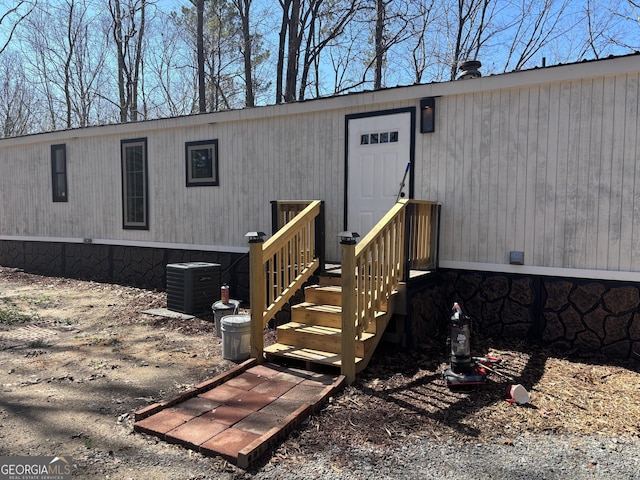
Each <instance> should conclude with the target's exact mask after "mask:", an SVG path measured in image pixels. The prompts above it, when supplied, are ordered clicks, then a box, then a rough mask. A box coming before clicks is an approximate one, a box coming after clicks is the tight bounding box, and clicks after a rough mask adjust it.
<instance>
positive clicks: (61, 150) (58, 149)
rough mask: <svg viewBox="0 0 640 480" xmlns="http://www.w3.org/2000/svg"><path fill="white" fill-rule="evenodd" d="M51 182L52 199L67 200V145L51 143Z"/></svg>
mask: <svg viewBox="0 0 640 480" xmlns="http://www.w3.org/2000/svg"><path fill="white" fill-rule="evenodd" d="M51 184H52V187H53V201H54V202H66V201H67V146H66V145H64V144H62V145H51Z"/></svg>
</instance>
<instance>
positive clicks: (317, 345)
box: [277, 322, 375, 358]
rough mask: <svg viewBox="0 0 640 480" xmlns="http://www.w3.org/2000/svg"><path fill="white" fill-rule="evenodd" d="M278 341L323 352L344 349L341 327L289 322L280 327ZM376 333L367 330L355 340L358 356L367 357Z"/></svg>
mask: <svg viewBox="0 0 640 480" xmlns="http://www.w3.org/2000/svg"><path fill="white" fill-rule="evenodd" d="M277 330H278V343H281V344H283V345H291V346H294V347H300V348H310V349H312V350H320V351H323V352H332V353H339V352H340V351H341V349H342V331H341V330H340V329H339V328H332V327H325V326H321V325H308V324H305V323H298V322H289V323H285V324H284V325H280V326H279V327H278V329H277ZM374 337H375V334H372V333H368V332H365V333H363V334H362V336H361V338H360V339H359V340H356V341H355V342H356V343H355V349H356V357H363V358H364V357H366V356H367V354H368V353H371V352H369V351H368V350H369V349H370V348H369V347H370V346H372V345H373V342H372V339H374Z"/></svg>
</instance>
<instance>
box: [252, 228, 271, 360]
mask: <svg viewBox="0 0 640 480" xmlns="http://www.w3.org/2000/svg"><path fill="white" fill-rule="evenodd" d="M263 243H264V241H263V240H262V238H259V239H253V238H252V239H251V240H249V301H250V304H251V305H250V307H251V356H252V357H253V358H255V359H256V361H257V363H259V364H260V363H263V362H264V355H263V352H264V310H265V306H266V301H267V300H266V292H267V276H266V274H265V269H264V260H263V254H262V253H263V252H262V244H263Z"/></svg>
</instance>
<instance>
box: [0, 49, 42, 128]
mask: <svg viewBox="0 0 640 480" xmlns="http://www.w3.org/2000/svg"><path fill="white" fill-rule="evenodd" d="M0 79H1V80H0V129H1V130H0V131H1V135H2V137H3V138H6V137H15V136H19V135H26V134H28V133H31V132H35V131H38V130H39V129H40V126H39V125H37V124H36V123H35V122H34V117H35V118H37V115H33V114H34V113H35V110H36V108H37V100H36V98H35V94H34V92H33V90H32V89H31V88H30V83H29V82H28V81H27V76H26V74H25V72H24V69H23V67H22V62H20V61H19V58H18V56H17V54H13V53H5V54H4V55H1V56H0Z"/></svg>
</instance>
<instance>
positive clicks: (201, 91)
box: [196, 0, 207, 113]
mask: <svg viewBox="0 0 640 480" xmlns="http://www.w3.org/2000/svg"><path fill="white" fill-rule="evenodd" d="M196 10H197V27H196V29H197V31H196V37H197V38H196V49H197V55H198V98H199V102H198V103H199V111H200V113H204V112H206V111H207V96H206V95H207V92H206V87H205V84H206V82H205V73H204V0H197V5H196Z"/></svg>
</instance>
